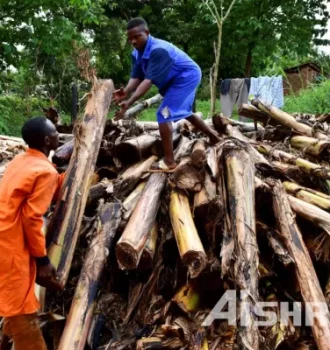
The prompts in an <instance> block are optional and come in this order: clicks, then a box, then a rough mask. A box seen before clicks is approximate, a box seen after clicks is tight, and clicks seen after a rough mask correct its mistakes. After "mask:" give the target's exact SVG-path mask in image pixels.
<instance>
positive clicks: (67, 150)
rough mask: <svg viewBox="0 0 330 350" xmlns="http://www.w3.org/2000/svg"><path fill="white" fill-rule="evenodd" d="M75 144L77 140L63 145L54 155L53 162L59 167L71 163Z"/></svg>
mask: <svg viewBox="0 0 330 350" xmlns="http://www.w3.org/2000/svg"><path fill="white" fill-rule="evenodd" d="M74 143H75V140H74V139H72V140H71V141H68V142H66V143H65V144H64V145H62V146H61V147H59V148H58V149H57V150H56V151H55V154H54V155H53V162H54V163H55V164H56V165H57V166H59V167H60V166H63V165H65V164H67V163H69V161H70V159H71V156H72V153H73V150H74Z"/></svg>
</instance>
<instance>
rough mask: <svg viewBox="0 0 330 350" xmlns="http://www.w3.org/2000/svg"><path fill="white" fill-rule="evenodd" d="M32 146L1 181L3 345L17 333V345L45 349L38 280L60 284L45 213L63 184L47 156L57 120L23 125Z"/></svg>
mask: <svg viewBox="0 0 330 350" xmlns="http://www.w3.org/2000/svg"><path fill="white" fill-rule="evenodd" d="M22 137H23V139H24V141H25V142H26V143H27V145H28V146H29V148H28V150H27V151H26V152H25V153H24V154H20V155H17V156H16V157H15V158H14V159H13V160H12V161H11V162H10V163H9V164H8V167H7V169H6V171H5V173H4V175H3V178H2V179H1V181H0V257H1V262H0V316H2V317H4V326H3V332H2V333H3V338H2V340H1V345H0V349H1V350H4V349H7V348H8V339H9V338H11V339H13V342H14V345H15V349H16V350H47V348H46V344H45V341H44V339H43V336H42V333H41V330H40V327H39V323H38V317H37V311H38V309H39V307H40V305H39V302H38V300H37V298H36V296H35V292H34V290H35V282H36V279H37V281H38V284H40V285H42V286H47V285H53V286H57V287H58V284H57V282H56V274H55V268H54V267H53V265H52V264H51V263H50V261H49V258H48V257H47V252H46V243H45V236H44V234H43V232H42V227H43V215H44V214H45V213H46V211H47V209H48V207H49V205H50V203H51V201H52V199H53V198H54V195H56V194H57V193H58V191H59V189H60V188H61V184H62V181H63V178H64V174H62V175H59V174H58V172H57V171H56V169H55V168H54V166H53V165H52V163H50V161H49V160H48V156H49V153H50V151H52V150H56V148H57V147H58V144H59V140H58V132H57V130H56V128H55V126H54V124H53V123H52V122H51V121H50V120H48V119H47V118H45V117H40V118H33V119H30V120H29V121H27V122H26V123H25V124H24V126H23V128H22Z"/></svg>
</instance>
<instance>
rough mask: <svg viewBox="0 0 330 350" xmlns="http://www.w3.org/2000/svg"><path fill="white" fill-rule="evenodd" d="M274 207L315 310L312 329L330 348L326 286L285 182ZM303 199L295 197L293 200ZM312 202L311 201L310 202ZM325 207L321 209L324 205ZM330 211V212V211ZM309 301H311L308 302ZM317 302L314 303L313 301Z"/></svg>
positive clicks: (276, 186) (320, 344)
mask: <svg viewBox="0 0 330 350" xmlns="http://www.w3.org/2000/svg"><path fill="white" fill-rule="evenodd" d="M272 190H273V208H274V213H275V216H276V219H277V225H278V228H279V232H280V233H281V236H282V239H283V241H284V243H285V245H286V248H287V249H288V251H289V252H290V254H291V256H292V258H293V260H294V262H295V266H296V275H297V279H298V282H299V285H300V289H301V294H302V298H303V300H304V302H305V303H306V307H307V308H308V307H309V306H310V307H311V310H310V311H312V312H314V320H313V319H312V321H313V322H312V326H311V328H312V332H313V335H314V339H315V341H316V344H317V346H318V349H320V350H329V349H330V313H329V310H328V307H327V305H326V302H325V298H324V295H323V293H322V289H321V286H320V283H319V280H318V277H317V275H316V272H315V270H314V266H313V262H312V260H311V257H310V255H309V252H308V250H307V248H306V246H305V243H304V241H303V238H302V235H301V232H300V230H299V228H298V225H297V223H296V221H295V216H294V214H293V212H292V210H291V207H290V204H291V205H292V201H291V198H294V197H291V198H288V196H287V194H286V193H285V191H284V188H283V186H282V184H281V182H279V181H276V182H274V184H273V188H272ZM296 201H300V200H299V199H296V198H294V201H293V203H295V202H296ZM308 205H310V204H308ZM320 210H321V209H320ZM328 215H329V214H328ZM307 303H308V304H307ZM310 303H314V304H310Z"/></svg>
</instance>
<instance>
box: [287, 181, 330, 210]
mask: <svg viewBox="0 0 330 350" xmlns="http://www.w3.org/2000/svg"><path fill="white" fill-rule="evenodd" d="M283 186H284V188H285V190H286V192H287V193H288V194H291V195H292V196H294V197H296V198H299V199H301V200H303V201H304V202H307V203H310V204H313V205H316V206H317V207H319V208H321V209H324V210H327V211H329V210H330V196H328V195H326V194H324V193H322V192H318V191H315V190H312V189H310V188H306V187H302V186H300V185H297V184H295V183H293V182H288V181H285V182H283Z"/></svg>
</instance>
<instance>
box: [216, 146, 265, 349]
mask: <svg viewBox="0 0 330 350" xmlns="http://www.w3.org/2000/svg"><path fill="white" fill-rule="evenodd" d="M223 156H224V159H225V165H226V184H227V192H228V202H229V214H230V218H231V222H232V230H233V232H232V235H233V240H234V254H233V256H234V257H235V259H233V257H232V274H233V278H234V280H235V283H236V286H237V288H238V289H239V290H245V291H247V294H246V295H244V296H243V298H242V301H241V302H240V308H241V307H242V305H249V306H246V307H247V309H248V310H251V309H252V308H253V307H254V305H255V303H256V302H257V300H258V264H259V257H258V243H257V236H256V218H255V188H254V181H255V178H254V175H255V174H254V172H255V170H254V164H253V161H252V160H251V158H250V156H249V154H248V153H247V152H246V151H245V149H244V147H243V146H242V145H239V144H236V143H234V142H227V143H225V144H224V147H223ZM243 302H244V304H243ZM246 317H247V318H248V319H249V322H248V323H249V325H248V326H247V327H244V328H243V327H242V329H239V330H238V342H239V344H241V346H242V349H243V348H244V349H258V348H259V333H258V328H257V325H256V319H255V317H254V316H253V315H252V314H250V313H249V312H248V313H246Z"/></svg>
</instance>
